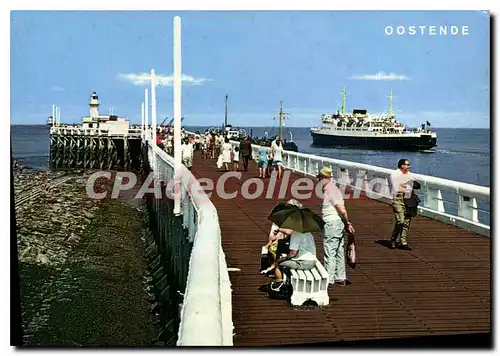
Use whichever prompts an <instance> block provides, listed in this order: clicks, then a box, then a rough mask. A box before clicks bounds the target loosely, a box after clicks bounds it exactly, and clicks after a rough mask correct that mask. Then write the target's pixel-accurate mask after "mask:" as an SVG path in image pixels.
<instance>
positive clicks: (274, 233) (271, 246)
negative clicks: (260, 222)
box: [260, 199, 302, 274]
mask: <svg viewBox="0 0 500 356" xmlns="http://www.w3.org/2000/svg"><path fill="white" fill-rule="evenodd" d="M286 203H287V204H289V205H294V206H297V207H299V208H301V207H302V204H301V203H300V202H299V201H297V200H295V199H290V200H289V201H287V202H286ZM278 229H279V226H278V225H276V223H274V222H273V224H272V225H271V230H270V231H269V238H268V241H267V244H266V245H265V246H264V247H263V249H262V250H263V251H267V256H268V260H269V262H270V264H271V265H270V267H269V268H267V269H264V270H262V271H260V273H262V274H265V273H269V272H270V271H272V270H273V269H275V262H276V255H277V252H278V245H279V243H280V241H282V240H285V239H286V238H287V236H286V235H285V234H283V233H282V232H279V231H278Z"/></svg>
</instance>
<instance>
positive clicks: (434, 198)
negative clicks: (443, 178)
mask: <svg viewBox="0 0 500 356" xmlns="http://www.w3.org/2000/svg"><path fill="white" fill-rule="evenodd" d="M424 206H425V207H426V208H429V209H432V210H435V211H437V212H440V213H444V211H445V210H444V204H443V195H442V194H441V190H440V189H434V188H430V187H427V186H426V187H425V189H424Z"/></svg>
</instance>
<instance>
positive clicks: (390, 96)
mask: <svg viewBox="0 0 500 356" xmlns="http://www.w3.org/2000/svg"><path fill="white" fill-rule="evenodd" d="M393 114H394V112H393V110H392V89H391V92H390V93H389V117H392V116H393Z"/></svg>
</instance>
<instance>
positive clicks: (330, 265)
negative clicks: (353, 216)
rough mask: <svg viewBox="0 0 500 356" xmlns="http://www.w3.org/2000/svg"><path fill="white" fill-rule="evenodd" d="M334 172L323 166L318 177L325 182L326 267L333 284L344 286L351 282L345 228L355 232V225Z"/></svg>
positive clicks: (323, 207) (323, 208)
mask: <svg viewBox="0 0 500 356" xmlns="http://www.w3.org/2000/svg"><path fill="white" fill-rule="evenodd" d="M332 178H333V172H332V170H331V169H330V168H328V167H323V168H322V169H321V170H320V171H319V174H318V179H319V180H320V181H321V183H322V184H323V204H322V218H323V221H324V222H325V227H324V230H325V238H324V241H323V248H324V251H325V268H326V271H327V272H328V276H329V279H330V283H331V284H336V285H339V286H342V287H345V286H346V285H348V284H350V282H349V280H348V279H347V277H346V269H345V264H346V262H345V246H344V245H345V238H344V237H345V229H348V230H349V232H350V233H354V227H353V225H352V224H351V222H350V221H349V218H348V216H347V210H346V208H345V204H344V198H343V197H342V192H341V191H340V189H339V188H338V187H337V186H336V185H335V183H334V182H333V181H332Z"/></svg>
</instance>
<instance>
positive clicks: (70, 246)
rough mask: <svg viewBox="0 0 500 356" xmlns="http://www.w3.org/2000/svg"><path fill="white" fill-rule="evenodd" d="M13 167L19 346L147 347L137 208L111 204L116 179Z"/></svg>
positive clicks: (151, 339) (149, 336)
mask: <svg viewBox="0 0 500 356" xmlns="http://www.w3.org/2000/svg"><path fill="white" fill-rule="evenodd" d="M92 173H93V171H90V170H80V171H73V172H52V171H43V172H37V171H32V170H29V169H26V168H22V167H21V168H20V167H14V190H15V213H16V227H17V247H18V255H19V276H20V285H21V309H22V318H21V319H22V329H23V345H25V346H146V345H154V343H155V335H154V329H153V327H152V325H151V320H150V318H151V315H150V313H149V312H148V308H149V305H150V304H149V302H148V301H147V300H146V298H147V294H146V292H145V291H144V290H143V281H142V278H143V276H144V272H145V268H146V263H145V261H144V256H143V253H144V250H143V246H142V242H141V234H142V232H141V228H142V221H141V220H142V213H141V212H140V209H139V208H138V207H137V206H135V207H134V206H131V204H124V203H123V202H121V201H119V200H117V199H109V196H110V193H111V190H112V185H113V181H114V177H113V176H112V178H111V179H98V180H97V181H95V183H94V185H93V186H94V191H95V192H96V193H100V192H104V191H106V192H108V194H107V197H108V198H106V199H102V200H96V199H92V198H90V197H88V196H87V192H86V185H87V184H88V179H89V177H90V175H91V174H92Z"/></svg>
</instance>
